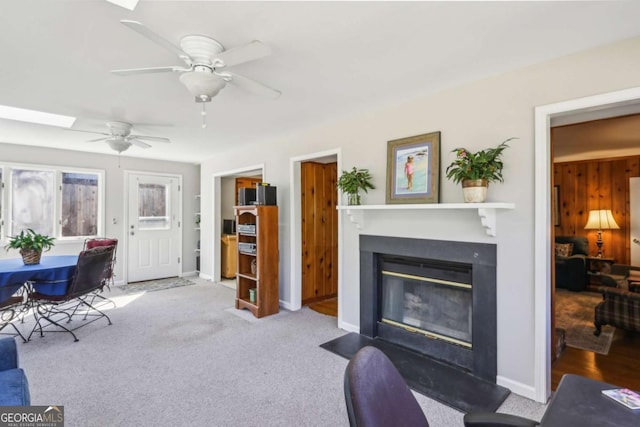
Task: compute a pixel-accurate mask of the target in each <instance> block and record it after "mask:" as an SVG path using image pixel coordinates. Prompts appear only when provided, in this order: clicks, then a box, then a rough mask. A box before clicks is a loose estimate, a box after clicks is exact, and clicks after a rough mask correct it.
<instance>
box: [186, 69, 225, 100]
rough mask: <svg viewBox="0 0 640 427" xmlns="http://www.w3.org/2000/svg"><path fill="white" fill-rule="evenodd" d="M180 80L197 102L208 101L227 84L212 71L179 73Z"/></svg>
mask: <svg viewBox="0 0 640 427" xmlns="http://www.w3.org/2000/svg"><path fill="white" fill-rule="evenodd" d="M180 81H181V82H182V84H183V85H185V87H186V88H187V90H188V91H189V93H191V95H193V96H195V98H196V101H197V102H209V101H211V98H213V97H214V96H216V95H217V94H218V92H220V90H221V89H222V88H223V87H225V85H226V84H227V83H226V82H225V80H224V79H223V78H222V77H219V76H217V75H215V74H213V73H204V72H190V73H183V74H182V75H180Z"/></svg>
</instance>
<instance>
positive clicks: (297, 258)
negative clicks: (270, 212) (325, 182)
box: [283, 148, 344, 327]
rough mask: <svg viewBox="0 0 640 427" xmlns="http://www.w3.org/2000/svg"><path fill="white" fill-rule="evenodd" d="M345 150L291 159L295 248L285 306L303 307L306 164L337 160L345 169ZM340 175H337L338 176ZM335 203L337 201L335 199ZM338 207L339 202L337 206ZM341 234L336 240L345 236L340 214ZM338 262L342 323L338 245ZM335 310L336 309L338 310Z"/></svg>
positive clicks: (338, 166)
mask: <svg viewBox="0 0 640 427" xmlns="http://www.w3.org/2000/svg"><path fill="white" fill-rule="evenodd" d="M341 157H342V156H341V150H340V149H339V148H338V149H333V150H327V151H322V152H318V153H311V154H307V155H304V156H299V157H293V158H291V160H290V179H291V182H290V197H289V199H290V200H291V206H290V207H291V224H290V248H291V257H290V259H291V262H290V273H289V275H290V281H289V282H290V288H289V292H288V294H289V295H288V298H286V300H285V301H284V302H283V305H284V306H285V308H287V309H289V310H299V309H300V308H301V307H302V301H303V296H302V270H303V260H302V252H303V250H302V245H303V242H302V240H303V224H302V164H303V163H305V162H314V163H321V164H327V163H336V171H339V170H341ZM335 179H337V177H336V178H335ZM333 191H335V199H334V200H335V202H336V203H337V202H338V190H337V187H334V188H333ZM332 203H333V202H332ZM333 209H335V206H334V207H333ZM336 225H337V235H336V236H337V237H336V239H335V241H336V242H339V241H340V240H341V238H342V237H341V236H342V217H341V215H337V222H336ZM338 246H339V245H338ZM336 257H337V265H336V266H333V267H332V269H333V273H334V274H335V276H336V279H337V298H336V300H335V301H336V303H337V323H338V327H343V326H344V325H342V311H341V310H342V308H341V307H342V305H341V304H340V300H341V298H342V292H343V289H342V283H341V280H342V279H341V278H340V275H339V274H338V272H339V271H341V265H340V263H341V259H340V256H339V253H338V250H337V249H336ZM334 312H335V310H334Z"/></svg>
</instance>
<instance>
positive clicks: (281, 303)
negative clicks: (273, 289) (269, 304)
mask: <svg viewBox="0 0 640 427" xmlns="http://www.w3.org/2000/svg"><path fill="white" fill-rule="evenodd" d="M280 307H282V308H284V309H285V310H289V311H293V310H292V309H291V307H292V305H291V304H289V303H288V302H287V301H283V300H280Z"/></svg>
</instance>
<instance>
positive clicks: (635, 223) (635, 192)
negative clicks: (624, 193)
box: [629, 178, 640, 265]
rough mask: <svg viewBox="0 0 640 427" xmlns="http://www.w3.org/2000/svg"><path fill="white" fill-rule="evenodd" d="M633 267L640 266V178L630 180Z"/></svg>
mask: <svg viewBox="0 0 640 427" xmlns="http://www.w3.org/2000/svg"><path fill="white" fill-rule="evenodd" d="M629 211H630V212H629V215H630V218H631V220H630V221H629V224H630V225H631V229H630V230H629V237H630V239H631V260H630V261H631V265H640V178H629Z"/></svg>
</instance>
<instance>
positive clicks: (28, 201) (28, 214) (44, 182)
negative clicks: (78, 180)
mask: <svg viewBox="0 0 640 427" xmlns="http://www.w3.org/2000/svg"><path fill="white" fill-rule="evenodd" d="M11 183H12V184H11V201H12V204H13V209H12V214H11V235H16V234H18V233H20V231H21V230H24V229H26V228H32V229H33V230H35V231H36V232H37V233H40V234H46V235H47V236H53V218H54V210H53V207H54V194H55V193H54V188H55V173H54V172H53V171H36V170H21V169H13V170H12V171H11Z"/></svg>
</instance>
